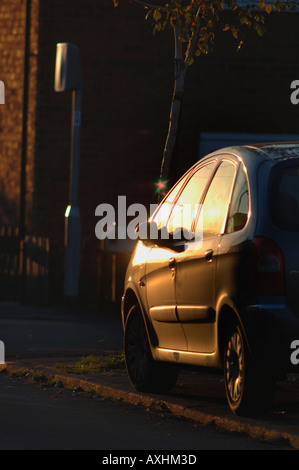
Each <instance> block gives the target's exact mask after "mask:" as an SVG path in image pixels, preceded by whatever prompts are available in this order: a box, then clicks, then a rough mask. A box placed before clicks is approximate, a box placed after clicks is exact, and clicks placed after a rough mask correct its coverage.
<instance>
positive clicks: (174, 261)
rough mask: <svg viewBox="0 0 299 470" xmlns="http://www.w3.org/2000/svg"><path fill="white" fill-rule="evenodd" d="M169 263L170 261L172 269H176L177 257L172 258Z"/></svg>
mask: <svg viewBox="0 0 299 470" xmlns="http://www.w3.org/2000/svg"><path fill="white" fill-rule="evenodd" d="M168 263H169V267H170V269H172V270H174V269H175V267H176V259H175V258H170V260H169V262H168Z"/></svg>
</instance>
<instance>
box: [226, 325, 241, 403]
mask: <svg viewBox="0 0 299 470" xmlns="http://www.w3.org/2000/svg"><path fill="white" fill-rule="evenodd" d="M226 384H227V390H228V393H229V396H230V398H231V401H232V402H237V401H238V400H239V399H240V397H241V395H242V393H243V387H244V349H243V342H242V338H241V335H240V333H239V332H238V331H237V330H236V331H234V332H233V333H232V335H231V337H230V339H229V341H228V344H227V350H226Z"/></svg>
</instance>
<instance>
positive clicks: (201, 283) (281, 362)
mask: <svg viewBox="0 0 299 470" xmlns="http://www.w3.org/2000/svg"><path fill="white" fill-rule="evenodd" d="M146 228H147V229H148V230H147V236H146V237H144V238H143V239H141V238H140V239H139V240H138V242H137V245H136V248H135V251H134V253H133V255H132V258H131V261H130V264H129V266H128V270H127V274H126V279H125V289H124V295H123V298H122V319H123V325H124V352H125V359H126V366H127V371H128V375H129V377H130V380H131V382H132V384H133V385H134V387H135V388H136V389H137V390H140V391H148V392H163V391H164V392H165V391H169V390H170V389H171V388H172V387H173V386H174V384H175V382H176V379H177V374H178V369H179V367H180V366H183V365H192V366H205V367H209V368H216V369H221V370H223V373H224V384H225V391H226V397H227V401H228V404H229V406H230V408H231V410H232V411H233V412H234V413H237V414H244V415H248V414H252V413H260V412H261V411H264V410H266V409H267V408H268V407H269V405H271V402H272V399H273V394H274V388H275V382H276V381H277V380H278V379H280V378H281V377H283V375H284V374H285V373H286V372H288V371H289V370H291V369H292V368H293V369H294V366H293V365H292V363H291V361H290V356H291V349H290V345H291V343H292V341H294V340H298V339H299V295H298V293H299V143H281V144H278V143H275V144H273V143H270V144H259V145H248V146H238V147H229V148H225V149H222V150H219V151H216V152H214V153H211V154H209V155H208V156H207V157H205V158H203V159H201V160H200V161H199V162H198V163H196V164H195V165H194V166H193V167H192V168H191V169H190V170H189V171H188V172H187V173H186V174H185V175H184V176H183V177H182V178H181V179H180V180H179V181H178V183H177V184H176V185H175V186H174V187H173V189H171V191H170V192H169V193H168V194H167V195H166V197H165V198H164V200H163V201H162V202H161V204H160V205H159V206H158V208H157V210H156V211H155V213H154V214H153V216H152V217H151V219H150V220H149V222H148V223H147V227H146ZM153 229H156V230H153ZM139 230H140V227H139ZM140 232H141V230H140ZM152 233H154V236H153V235H152ZM298 367H299V365H298V366H297V370H296V371H297V372H298V371H299V370H298Z"/></svg>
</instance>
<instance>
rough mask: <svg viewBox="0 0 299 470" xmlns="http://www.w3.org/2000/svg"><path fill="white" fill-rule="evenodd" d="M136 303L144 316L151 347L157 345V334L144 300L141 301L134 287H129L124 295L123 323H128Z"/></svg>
mask: <svg viewBox="0 0 299 470" xmlns="http://www.w3.org/2000/svg"><path fill="white" fill-rule="evenodd" d="M134 305H137V306H138V307H139V309H140V313H141V315H142V317H143V320H144V323H145V326H146V330H147V334H148V338H149V342H150V345H151V347H152V346H156V345H157V344H158V339H157V335H156V333H155V331H154V328H153V326H152V324H151V322H150V320H149V318H148V316H147V314H146V312H145V309H144V307H143V305H142V302H141V301H140V299H139V298H138V296H137V294H136V292H135V291H134V290H133V289H132V288H128V289H127V291H126V292H125V294H124V297H123V309H122V317H123V325H125V324H126V320H127V317H128V314H129V312H130V310H131V308H132V307H133V306H134Z"/></svg>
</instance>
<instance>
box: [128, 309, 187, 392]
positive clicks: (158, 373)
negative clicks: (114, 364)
mask: <svg viewBox="0 0 299 470" xmlns="http://www.w3.org/2000/svg"><path fill="white" fill-rule="evenodd" d="M124 353H125V361H126V367H127V372H128V375H129V378H130V381H131V383H132V385H133V386H134V387H135V388H136V390H138V391H141V392H156V393H157V392H162V393H163V392H164V393H165V392H167V391H169V390H170V389H171V388H172V387H173V386H174V385H175V383H176V380H177V375H178V367H177V366H176V364H166V363H160V362H157V361H154V360H153V357H152V354H151V349H150V344H149V341H148V336H147V331H146V327H145V324H144V320H143V317H142V314H141V312H140V309H139V307H138V306H136V305H134V306H133V307H132V308H131V309H130V312H129V314H128V317H127V320H126V323H125V332H124Z"/></svg>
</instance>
